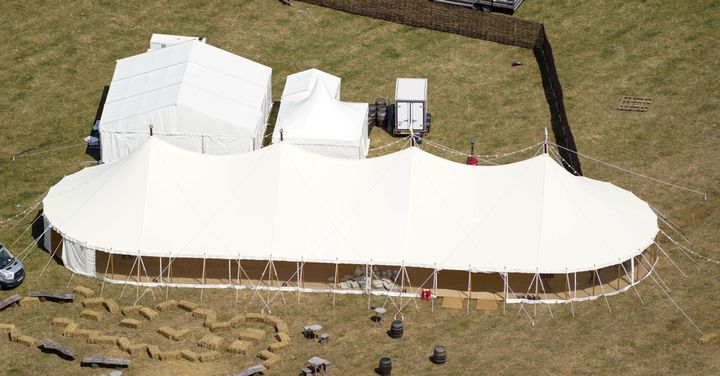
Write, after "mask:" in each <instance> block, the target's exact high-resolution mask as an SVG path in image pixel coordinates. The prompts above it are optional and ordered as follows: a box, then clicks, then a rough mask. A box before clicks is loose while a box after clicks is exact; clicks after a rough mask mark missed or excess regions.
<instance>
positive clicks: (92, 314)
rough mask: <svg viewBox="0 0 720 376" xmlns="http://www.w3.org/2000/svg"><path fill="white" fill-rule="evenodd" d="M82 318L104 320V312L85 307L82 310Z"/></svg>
mask: <svg viewBox="0 0 720 376" xmlns="http://www.w3.org/2000/svg"><path fill="white" fill-rule="evenodd" d="M80 318H81V319H85V320H90V321H102V320H103V314H102V313H100V312H98V311H93V310H90V309H85V310H83V311H82V312H80Z"/></svg>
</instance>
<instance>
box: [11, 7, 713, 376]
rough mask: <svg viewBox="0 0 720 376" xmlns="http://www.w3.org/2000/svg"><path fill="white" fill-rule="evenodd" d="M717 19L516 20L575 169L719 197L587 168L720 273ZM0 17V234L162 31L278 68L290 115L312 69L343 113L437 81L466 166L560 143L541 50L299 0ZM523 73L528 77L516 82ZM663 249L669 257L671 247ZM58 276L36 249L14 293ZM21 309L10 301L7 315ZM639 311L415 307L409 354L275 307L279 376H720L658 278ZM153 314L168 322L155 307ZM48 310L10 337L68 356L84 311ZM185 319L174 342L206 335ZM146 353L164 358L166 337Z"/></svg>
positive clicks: (381, 136)
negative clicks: (389, 368) (636, 101)
mask: <svg viewBox="0 0 720 376" xmlns="http://www.w3.org/2000/svg"><path fill="white" fill-rule="evenodd" d="M719 14H720V1H717V0H704V1H702V0H697V1H691V2H667V1H657V0H655V1H650V0H648V1H633V2H627V1H620V0H609V1H605V2H602V3H600V2H578V1H570V0H554V1H550V0H527V1H526V2H525V3H524V4H523V6H522V7H521V8H520V10H519V11H518V12H517V14H516V17H521V18H525V19H530V20H535V21H539V22H543V23H544V24H545V25H546V28H547V32H548V35H549V37H550V39H551V42H552V44H553V50H554V52H555V61H556V64H557V68H558V72H559V76H560V79H561V82H562V84H563V89H564V93H565V104H566V106H567V112H568V117H569V120H570V124H571V126H572V129H573V133H574V136H575V141H576V143H577V146H578V150H579V151H580V152H581V153H585V154H588V155H590V156H593V157H596V158H599V159H601V160H604V161H607V162H611V163H614V164H617V165H620V166H623V167H625V168H629V169H632V170H634V171H638V172H642V173H644V174H647V175H649V176H653V177H656V178H660V179H663V180H666V181H669V182H672V183H674V184H679V185H683V186H688V187H691V188H693V189H697V190H700V191H704V192H707V193H708V198H707V200H703V198H702V197H701V196H698V195H695V194H692V193H688V192H684V191H681V190H677V189H673V188H669V187H666V186H663V185H658V184H656V183H653V182H651V181H648V180H643V179H640V178H637V177H634V176H632V175H629V174H626V173H623V172H620V171H618V170H614V169H610V168H607V167H605V166H603V165H600V164H597V163H595V162H593V161H591V160H588V159H581V161H582V162H583V169H584V172H585V174H586V175H587V176H589V177H593V178H597V179H602V180H609V181H611V182H613V183H615V184H617V185H619V186H621V187H624V188H627V189H630V190H632V191H633V192H635V193H636V194H637V195H638V196H639V197H641V198H643V199H645V200H647V201H649V202H650V203H651V204H652V205H654V206H655V207H656V208H658V209H659V210H660V211H661V212H663V213H665V214H667V215H668V216H669V218H670V219H671V220H672V221H673V222H674V223H675V224H677V225H678V226H680V228H682V230H683V231H684V233H685V234H686V236H687V237H689V238H690V239H691V240H692V241H693V243H694V245H693V248H694V249H695V250H697V251H698V252H701V253H703V254H706V255H708V256H710V257H712V258H715V259H720V250H718V247H717V244H718V243H720V235H719V234H718V231H717V230H718V228H720V199H719V198H718V194H720V190H719V189H718V188H717V182H719V181H720V152H718V150H720V120H718V119H720V99H719V97H718V93H720V80H718V79H717V77H716V76H717V73H716V72H717V71H718V68H720V63H718V61H720V31H718V30H720V17H719V16H718V15H719ZM0 15H1V16H0V18H1V21H2V22H0V35H3V38H2V39H0V47H2V51H3V54H1V55H0V88H1V89H2V90H1V91H0V220H2V219H5V218H8V217H11V216H13V215H15V214H16V213H18V212H21V211H22V210H24V209H25V208H27V207H28V205H30V204H31V203H32V202H33V201H34V200H35V199H36V198H37V197H38V196H40V195H41V194H43V193H44V192H45V191H47V189H48V188H49V187H51V186H52V185H53V184H55V183H56V182H57V181H58V180H59V179H60V178H62V177H63V176H64V175H67V174H70V173H73V172H75V171H77V170H79V169H81V168H82V167H83V166H85V165H86V164H87V163H88V162H90V161H92V159H91V158H90V157H89V156H87V155H85V154H84V150H85V149H84V147H82V146H72V147H68V148H64V149H59V150H57V149H56V148H60V147H65V146H69V145H76V144H79V143H81V142H82V138H83V137H85V136H86V135H87V134H88V133H89V129H90V125H91V123H92V120H93V119H94V116H95V111H96V109H97V104H98V100H99V97H100V94H101V92H102V88H103V86H104V85H108V84H109V82H110V80H111V77H112V73H113V69H114V61H115V60H116V59H118V58H122V57H125V56H129V55H134V54H138V53H141V52H143V51H144V50H145V49H146V48H147V44H148V41H149V38H150V35H151V34H152V33H153V32H162V33H170V34H185V35H204V36H207V38H208V42H209V43H210V44H213V45H216V46H218V47H220V48H223V49H226V50H229V51H231V52H233V53H236V54H239V55H241V56H245V57H247V58H250V59H253V60H256V61H258V62H261V63H263V64H266V65H268V66H270V67H272V68H273V93H274V97H275V99H276V100H277V99H278V98H279V94H280V93H281V91H282V88H283V85H284V82H285V77H286V76H287V75H288V74H291V73H294V72H297V71H300V70H303V69H306V68H310V67H317V68H319V69H323V70H326V71H328V72H330V73H333V74H336V75H338V76H340V77H342V79H343V86H342V96H343V99H344V100H349V101H366V102H372V101H374V100H375V98H377V97H386V98H392V96H393V94H394V93H393V91H394V90H393V89H394V83H395V78H396V77H401V76H406V77H407V76H422V77H428V78H429V79H430V93H429V96H430V99H429V100H430V108H431V110H432V112H433V132H432V134H431V136H430V138H431V139H432V140H434V141H435V142H438V143H441V144H444V145H447V146H449V147H452V148H454V149H458V150H463V151H464V150H467V149H468V141H469V140H471V139H474V140H476V141H477V151H478V153H480V154H492V153H498V152H506V151H512V150H516V149H520V148H522V147H525V146H528V145H530V144H534V143H536V142H538V141H540V140H541V139H542V137H543V128H544V127H546V126H547V127H549V117H550V115H549V111H548V108H547V104H546V102H545V98H544V94H543V89H542V86H541V79H540V74H539V71H538V68H537V66H536V64H535V62H534V57H533V55H532V52H531V51H528V50H523V49H520V48H514V47H508V46H503V45H499V44H494V43H490V42H484V41H478V40H473V39H469V38H465V37H460V36H456V35H451V34H444V33H437V32H433V31H429V30H422V29H416V28H412V27H407V26H402V25H396V24H391V23H387V22H382V21H377V20H372V19H367V18H362V17H356V16H352V15H348V14H343V13H339V12H335V11H332V10H329V9H324V8H319V7H314V6H309V5H306V4H303V3H300V2H295V5H294V6H293V7H282V6H280V5H279V4H278V3H277V2H276V1H271V0H255V1H233V2H226V1H204V2H200V1H189V0H186V1H177V2H169V1H152V2H141V1H135V0H132V1H125V2H112V1H96V2H91V1H62V2H61V1H57V2H42V1H23V2H20V1H6V2H2V3H0ZM516 60H519V61H522V62H524V65H523V66H522V67H517V68H511V66H510V63H511V62H512V61H516ZM623 95H634V96H647V97H652V98H654V103H653V104H652V107H651V110H650V111H649V112H647V113H627V112H619V111H616V110H615V108H616V107H617V104H618V102H619V100H620V98H621V97H622V96H623ZM371 139H372V146H371V147H378V146H382V145H385V144H387V143H389V142H391V141H392V139H391V138H390V137H389V136H388V135H387V134H386V133H385V132H384V131H382V130H380V129H377V128H376V129H374V130H373V131H372V134H371ZM398 146H399V145H398ZM424 148H425V150H428V151H430V152H434V153H437V154H438V155H441V156H443V157H446V158H451V159H455V160H458V161H460V160H462V158H460V157H457V156H453V155H449V154H446V153H443V152H439V151H438V150H436V149H432V148H430V147H429V146H424ZM396 149H397V147H395V148H387V149H385V150H382V152H387V151H390V150H396ZM14 155H16V156H17V158H16V160H15V161H12V157H13V156H14ZM528 156H529V155H528V154H525V155H518V156H514V157H513V158H509V159H508V161H510V160H516V159H519V158H524V157H528ZM478 194H481V192H478ZM18 204H19V205H20V207H19V208H16V205H18ZM34 214H35V213H32V214H31V215H30V216H28V217H26V218H24V219H22V221H21V222H20V223H17V225H16V222H15V221H10V222H5V223H2V224H0V241H2V242H3V243H4V244H6V245H9V244H10V243H12V242H13V241H14V240H15V239H16V238H18V237H19V236H20V235H21V234H22V232H23V230H24V229H25V227H26V226H27V225H28V224H29V223H30V221H31V220H32V216H33V215H34ZM15 225H16V226H15ZM13 226H15V227H13ZM598 231H602V229H598ZM31 240H32V239H31V237H30V235H29V234H25V235H23V236H22V237H21V238H20V240H19V241H18V242H17V244H16V245H14V246H13V247H12V249H13V250H14V251H16V252H19V251H21V250H22V248H24V247H25V246H26V245H28V244H29V243H30V242H31ZM661 244H663V246H665V245H666V243H661ZM665 248H666V249H672V248H671V247H670V246H669V244H668V246H667V247H665ZM670 253H671V255H672V256H673V257H674V259H675V261H676V262H678V264H679V265H680V266H681V267H683V268H684V269H685V271H686V272H688V274H689V276H690V278H688V279H685V278H683V277H682V276H681V275H680V274H679V273H678V272H677V271H676V270H675V269H674V267H673V266H672V265H671V264H670V263H669V262H668V261H667V260H666V259H663V260H662V261H661V263H660V264H659V266H658V272H659V274H660V276H662V277H663V279H664V280H665V281H666V282H667V284H668V285H669V286H670V288H671V289H672V290H671V292H672V296H673V297H674V298H675V299H676V301H677V302H678V303H679V304H680V305H681V306H682V307H683V308H684V309H685V310H686V311H687V313H688V314H689V315H690V316H691V317H692V318H693V319H694V320H695V322H696V323H697V324H698V325H699V326H700V328H702V329H703V330H704V331H705V332H720V319H718V317H720V315H718V313H719V312H720V300H719V299H718V298H720V293H719V292H718V291H720V289H719V287H720V282H719V280H718V275H720V265H714V264H708V263H699V264H694V263H692V262H690V261H689V260H688V259H687V258H684V256H682V255H681V254H679V253H678V252H677V251H676V250H675V249H672V250H671V251H670ZM46 261H47V255H46V254H45V253H44V252H42V251H38V250H34V251H33V253H32V254H31V256H30V257H29V258H28V259H27V262H26V267H27V271H28V278H27V281H26V282H25V283H24V284H23V285H22V286H21V287H19V288H18V289H17V290H16V291H15V292H17V293H21V294H24V293H26V292H27V291H29V290H34V289H46V290H47V289H64V287H65V285H66V284H67V283H68V280H69V278H70V274H69V273H68V272H67V271H66V270H65V269H64V268H63V267H62V266H60V265H57V264H55V263H51V265H50V267H49V269H48V272H46V274H45V275H44V276H43V278H42V279H40V278H38V277H39V274H40V271H41V270H42V268H43V267H44V265H45V263H46ZM76 283H77V284H83V285H86V286H92V287H94V288H96V291H99V287H100V284H99V282H98V281H96V280H93V279H88V278H84V277H77V276H76V277H74V278H73V280H72V282H71V284H70V286H71V287H72V286H73V285H75V284H76ZM106 292H107V294H108V296H110V297H113V298H115V299H117V298H118V296H119V294H120V288H119V287H117V286H106ZM128 292H129V294H128ZM128 292H126V294H125V297H124V298H123V299H121V300H120V302H121V303H122V304H123V305H125V304H132V302H133V301H134V296H135V290H134V289H131V290H129V291H128ZM159 292H160V291H156V293H159ZM12 293H14V292H7V291H3V292H1V293H0V298H5V297H7V296H9V295H10V294H12ZM639 293H640V294H641V295H642V297H643V299H644V300H645V305H641V304H640V303H639V301H638V299H637V297H636V296H635V295H634V294H633V293H632V292H628V293H626V294H625V295H621V296H617V297H612V298H610V299H609V303H610V305H611V307H612V313H609V312H608V309H607V306H606V305H605V302H604V300H597V301H595V302H589V303H583V304H575V306H574V308H575V313H576V316H577V317H576V318H572V316H571V311H570V306H557V307H551V308H552V312H553V314H554V316H555V317H554V318H551V316H550V313H549V310H548V308H546V307H539V309H538V311H537V312H538V322H537V325H536V326H534V327H533V326H531V325H530V324H529V321H528V320H527V319H526V318H524V315H523V314H521V315H520V316H516V314H517V310H518V307H514V306H510V308H509V310H508V313H507V314H506V315H504V316H503V315H501V314H499V313H497V312H491V313H487V312H471V314H470V315H469V316H466V315H465V314H464V312H460V311H454V310H443V309H439V310H435V312H434V313H431V312H430V307H429V306H428V305H427V304H426V303H423V304H421V305H420V307H419V311H417V312H416V311H415V308H414V306H412V308H411V309H410V310H407V311H406V316H405V317H406V336H405V337H404V338H403V339H401V340H400V341H393V340H390V339H389V338H388V337H387V336H385V334H384V332H385V330H387V326H386V325H384V324H383V325H376V324H373V323H372V322H371V321H370V320H369V319H368V318H369V314H368V313H367V312H366V311H365V309H366V308H365V307H366V304H367V302H366V300H364V298H361V297H340V298H339V299H338V305H337V307H335V308H334V309H333V308H332V307H331V298H330V297H329V296H328V295H324V294H304V295H303V296H302V302H301V304H300V305H297V298H296V296H295V295H293V294H287V295H286V298H287V300H288V304H287V305H284V304H282V303H280V304H274V305H273V313H275V314H277V315H278V316H280V317H281V318H283V319H285V320H286V321H288V323H289V324H290V326H291V330H293V331H294V333H293V338H292V340H293V346H292V347H291V348H290V349H289V350H288V351H287V352H286V353H285V360H284V361H283V362H282V363H281V365H280V366H279V368H277V369H276V370H273V371H272V373H271V374H277V375H288V374H297V373H298V371H299V369H300V368H301V367H302V366H303V365H304V363H305V360H306V359H307V358H309V357H310V356H312V355H320V356H322V357H324V358H326V359H330V360H332V361H333V362H334V368H335V369H334V370H333V372H332V373H331V374H338V375H369V374H372V372H373V368H374V367H376V366H377V360H378V358H379V357H380V356H382V355H389V356H391V357H392V358H393V363H394V364H393V365H394V369H395V370H396V373H394V374H399V375H410V374H429V373H430V372H436V373H437V374H443V375H451V374H452V375H456V374H463V375H477V374H485V373H488V374H527V373H528V372H532V373H536V374H571V373H572V374H608V373H622V374H629V375H636V374H637V375H640V374H708V375H709V374H718V373H720V358H718V356H717V353H718V345H717V344H714V345H700V344H698V343H697V340H698V338H699V335H698V333H697V332H696V331H695V330H694V329H693V328H692V326H691V325H690V324H689V323H688V322H687V321H686V320H685V319H684V318H683V317H682V315H681V314H680V313H679V312H678V311H677V310H676V309H675V308H674V306H673V305H672V303H671V302H669V301H668V300H667V299H666V298H665V296H664V295H663V294H662V292H661V291H660V290H659V289H658V288H657V286H655V283H654V282H653V281H652V280H648V281H645V282H644V283H642V284H641V285H640V286H639ZM128 295H130V296H128ZM162 295H163V297H164V291H163V292H162ZM170 297H171V298H175V299H179V298H188V299H193V300H197V299H198V298H199V292H198V291H177V290H170ZM240 297H241V302H245V301H247V300H249V294H247V293H243V294H241V296H240ZM141 303H142V304H146V305H153V304H154V303H153V301H152V298H150V297H147V296H146V297H145V298H144V299H143V301H142V302H141ZM376 303H382V300H381V299H379V298H377V302H376ZM44 304H45V305H40V306H36V307H23V308H18V307H14V308H11V309H10V310H6V311H4V312H2V313H0V322H12V323H15V324H17V325H18V326H20V327H21V328H22V329H23V331H24V332H26V333H28V334H30V335H33V336H36V337H40V338H42V337H44V336H53V337H59V339H60V340H63V339H64V338H62V337H60V331H59V329H57V328H53V327H50V326H49V324H48V323H49V320H50V319H51V318H52V317H54V316H55V315H66V316H68V317H74V318H76V319H77V315H78V314H79V311H80V308H79V307H78V306H59V305H52V304H50V303H44ZM203 304H204V305H207V306H211V307H214V308H216V309H218V311H219V312H220V314H221V316H223V317H226V318H229V317H231V316H232V315H233V314H234V313H235V312H245V311H248V312H257V311H259V309H260V306H259V305H258V304H257V302H254V303H253V304H252V305H249V306H247V305H245V304H238V305H236V304H234V295H233V293H232V292H230V291H206V292H205V299H204V302H203ZM171 319H172V320H175V321H174V322H175V324H176V325H197V322H195V321H192V320H189V319H188V320H186V321H182V320H185V319H184V318H178V317H174V316H173V317H172V318H171ZM78 320H79V319H78ZM312 322H321V323H323V324H324V325H325V327H326V329H327V330H328V332H330V333H331V334H332V336H333V340H332V343H331V344H330V345H328V346H325V347H320V346H319V345H317V344H314V343H310V342H307V343H306V342H303V341H304V340H303V339H302V337H301V336H300V334H299V330H300V328H301V327H302V326H303V325H307V324H309V323H312ZM138 338H139V339H142V340H146V341H155V342H156V343H158V344H162V343H164V342H162V341H163V339H162V338H160V337H159V335H157V334H155V333H154V332H153V331H152V330H146V331H144V332H142V333H140V334H138ZM196 339H197V338H196ZM67 342H68V344H71V345H73V346H74V347H76V349H77V350H78V352H79V353H81V354H87V353H89V352H100V353H105V354H111V355H113V354H114V355H122V353H119V352H118V351H119V350H117V349H116V348H115V347H114V346H108V347H106V348H103V347H91V346H90V345H86V344H83V343H82V342H81V341H77V340H68V341H67ZM437 343H442V344H445V345H446V346H447V348H448V354H449V359H450V361H449V363H448V364H447V365H446V366H444V367H441V368H437V367H434V366H432V365H431V364H430V363H429V362H428V361H427V357H428V356H429V355H430V353H431V351H432V348H433V345H435V344H437ZM168 346H169V345H168ZM188 346H189V347H192V346H194V345H193V344H192V343H189V344H188ZM103 349H105V350H103ZM0 353H1V354H2V355H3V356H2V359H3V362H2V364H0V367H1V368H0V373H4V374H9V375H37V374H43V373H50V372H58V373H61V374H87V375H94V374H99V372H98V371H97V370H87V369H80V368H79V365H78V363H77V362H74V363H69V362H64V361H61V360H59V359H57V358H55V357H52V356H50V355H45V354H42V353H39V352H37V351H34V350H29V349H28V348H26V347H23V346H22V345H19V344H16V343H11V342H9V341H7V340H1V339H0ZM132 361H133V366H132V368H130V369H129V371H128V372H127V373H126V374H131V375H135V374H184V375H200V374H207V375H225V374H229V373H231V372H232V371H239V370H240V369H242V368H243V367H244V366H246V365H250V364H254V363H256V362H258V359H256V358H254V355H249V356H244V357H243V356H230V355H224V356H223V357H222V358H221V360H220V361H218V362H215V363H208V364H195V363H189V362H184V361H174V362H168V363H165V362H158V361H154V360H149V359H146V358H145V357H133V358H132Z"/></svg>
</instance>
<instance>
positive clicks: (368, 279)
mask: <svg viewBox="0 0 720 376" xmlns="http://www.w3.org/2000/svg"><path fill="white" fill-rule="evenodd" d="M365 290H366V291H367V295H368V310H370V295H371V293H372V264H365Z"/></svg>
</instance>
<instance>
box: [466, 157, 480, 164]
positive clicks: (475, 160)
mask: <svg viewBox="0 0 720 376" xmlns="http://www.w3.org/2000/svg"><path fill="white" fill-rule="evenodd" d="M467 164H469V165H470V166H477V165H478V157H476V156H474V155H469V156H468V157H467Z"/></svg>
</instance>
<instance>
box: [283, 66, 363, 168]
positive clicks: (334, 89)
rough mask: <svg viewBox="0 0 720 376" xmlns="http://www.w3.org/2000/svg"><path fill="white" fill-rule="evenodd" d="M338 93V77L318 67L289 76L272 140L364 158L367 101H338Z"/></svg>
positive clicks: (338, 155) (330, 153)
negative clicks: (319, 69) (317, 68)
mask: <svg viewBox="0 0 720 376" xmlns="http://www.w3.org/2000/svg"><path fill="white" fill-rule="evenodd" d="M293 76H294V77H293ZM307 85H312V86H310V87H309V89H308V86H307ZM339 96H340V79H338V78H337V77H334V76H331V75H328V74H327V73H324V72H321V71H318V70H310V71H305V72H301V73H299V74H296V75H291V76H289V77H288V84H287V85H286V86H285V91H284V92H283V99H282V101H281V103H280V111H279V112H278V118H277V122H276V123H275V130H274V131H273V137H272V142H273V143H278V142H280V141H281V139H282V140H283V141H287V142H290V143H292V144H295V145H297V146H300V147H302V148H303V149H305V150H308V151H312V152H315V153H319V154H323V155H326V156H330V157H336V158H347V159H363V158H365V157H366V156H367V153H368V147H369V145H370V142H369V139H368V104H367V103H350V102H341V101H340V100H339Z"/></svg>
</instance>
